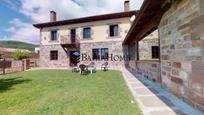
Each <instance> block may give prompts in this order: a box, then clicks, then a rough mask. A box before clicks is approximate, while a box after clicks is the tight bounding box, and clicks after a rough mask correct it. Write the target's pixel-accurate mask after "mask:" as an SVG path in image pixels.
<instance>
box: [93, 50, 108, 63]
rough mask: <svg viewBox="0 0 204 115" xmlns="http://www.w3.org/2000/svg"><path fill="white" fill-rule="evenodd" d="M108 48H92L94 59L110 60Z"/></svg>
mask: <svg viewBox="0 0 204 115" xmlns="http://www.w3.org/2000/svg"><path fill="white" fill-rule="evenodd" d="M108 54H109V52H108V48H101V49H100V48H98V49H93V50H92V56H93V60H100V59H101V60H108Z"/></svg>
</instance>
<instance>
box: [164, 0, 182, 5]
mask: <svg viewBox="0 0 204 115" xmlns="http://www.w3.org/2000/svg"><path fill="white" fill-rule="evenodd" d="M166 1H167V2H168V3H170V4H172V5H176V4H178V3H179V2H181V0H166Z"/></svg>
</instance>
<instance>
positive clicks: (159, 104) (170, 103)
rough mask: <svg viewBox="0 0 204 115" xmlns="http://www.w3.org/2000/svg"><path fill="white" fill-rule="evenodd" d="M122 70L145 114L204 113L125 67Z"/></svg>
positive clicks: (184, 114)
mask: <svg viewBox="0 0 204 115" xmlns="http://www.w3.org/2000/svg"><path fill="white" fill-rule="evenodd" d="M122 72H123V76H124V79H125V81H126V83H127V85H128V87H129V89H130V90H131V92H132V94H133V95H134V98H135V100H136V101H137V103H138V105H139V107H140V109H141V111H142V113H143V114H144V115H203V113H201V112H200V111H197V110H196V109H194V108H193V107H191V106H189V105H188V104H186V103H184V102H183V101H181V100H179V99H178V98H177V97H175V96H173V95H172V94H171V93H169V92H167V91H165V90H163V89H162V88H160V87H159V86H157V85H155V84H154V83H152V82H150V81H148V80H145V79H139V78H136V77H135V76H134V75H133V74H131V73H130V72H129V71H128V70H127V69H125V68H123V70H122Z"/></svg>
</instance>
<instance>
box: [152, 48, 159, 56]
mask: <svg viewBox="0 0 204 115" xmlns="http://www.w3.org/2000/svg"><path fill="white" fill-rule="evenodd" d="M158 58H159V46H152V59H158Z"/></svg>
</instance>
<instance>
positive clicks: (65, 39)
mask: <svg viewBox="0 0 204 115" xmlns="http://www.w3.org/2000/svg"><path fill="white" fill-rule="evenodd" d="M60 44H61V45H62V46H63V47H66V48H79V45H80V41H79V36H78V35H60Z"/></svg>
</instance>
